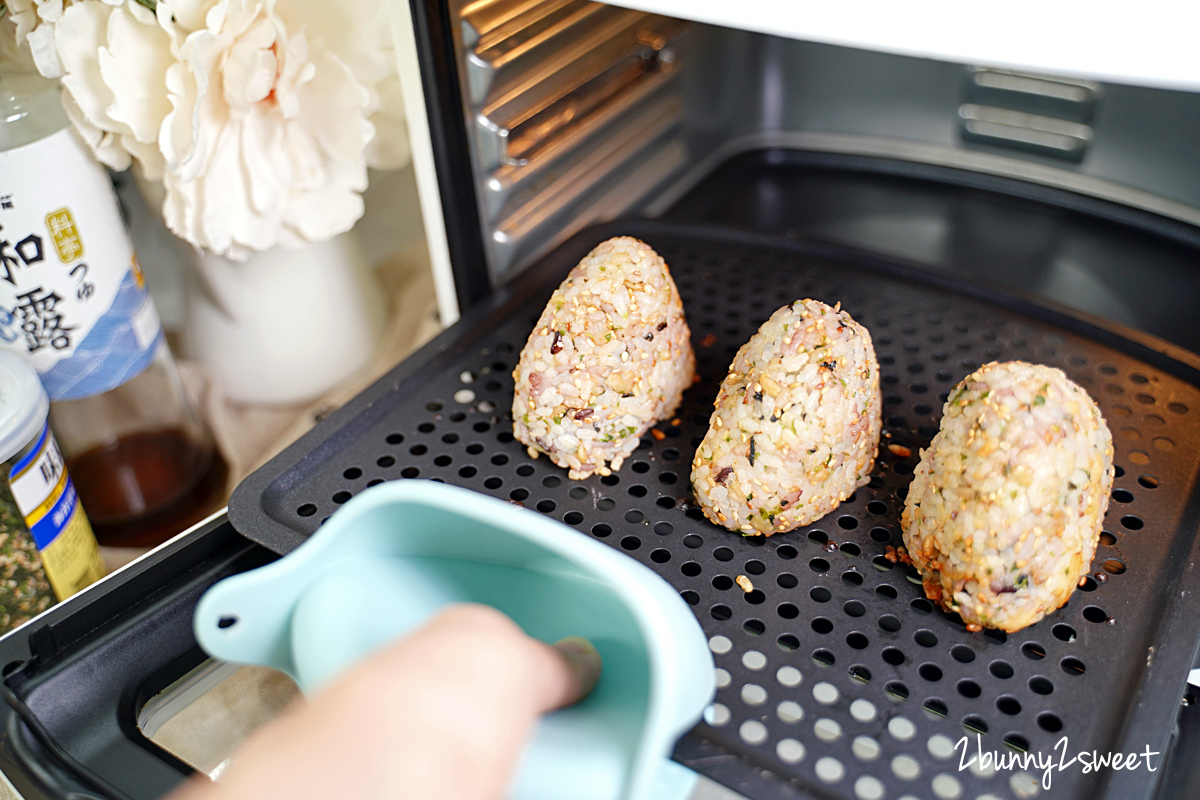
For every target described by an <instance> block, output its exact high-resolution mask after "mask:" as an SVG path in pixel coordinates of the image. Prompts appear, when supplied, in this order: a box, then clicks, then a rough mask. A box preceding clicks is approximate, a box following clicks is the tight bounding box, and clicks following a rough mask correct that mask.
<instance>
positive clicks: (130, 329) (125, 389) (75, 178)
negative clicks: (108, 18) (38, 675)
mask: <svg viewBox="0 0 1200 800" xmlns="http://www.w3.org/2000/svg"><path fill="white" fill-rule="evenodd" d="M0 111H2V112H3V113H2V115H0V119H2V120H3V125H2V126H0V348H5V349H9V350H11V351H13V352H17V353H20V354H21V355H22V356H24V357H25V358H26V359H27V360H28V361H29V362H30V363H31V364H32V365H33V366H34V367H35V368H36V370H37V372H38V374H39V375H40V376H41V379H42V383H43V384H44V385H45V387H46V391H47V392H48V393H49V396H50V401H51V409H50V424H51V426H52V427H53V428H54V430H55V431H56V432H57V434H58V437H59V442H60V444H61V446H62V452H63V455H64V456H65V457H66V466H67V467H68V469H69V470H70V472H71V474H72V475H73V476H74V480H75V483H76V486H77V487H78V490H79V496H80V498H81V500H82V502H83V506H84V508H86V509H87V512H88V515H89V517H90V518H91V521H92V525H93V527H94V529H95V532H96V536H97V538H98V539H99V540H100V543H101V544H104V545H113V546H130V547H144V546H151V545H155V544H158V543H160V542H162V541H165V540H166V539H168V538H170V537H171V536H173V535H174V534H176V533H179V532H181V531H182V530H183V529H185V528H186V527H188V526H189V525H191V524H193V523H195V522H198V521H199V520H200V519H202V518H203V517H204V516H206V515H207V514H208V513H210V512H211V511H213V510H215V509H216V507H219V505H220V501H221V500H222V499H223V494H224V483H225V477H226V472H227V467H226V465H225V463H224V461H223V460H222V459H221V457H220V455H219V454H218V453H217V452H216V448H215V447H214V445H213V440H212V437H211V436H210V435H209V433H208V431H207V430H206V429H205V428H204V426H203V425H202V424H201V423H200V421H199V420H198V419H197V418H196V416H195V414H194V413H193V411H192V409H191V408H190V407H189V405H188V402H187V399H186V397H185V395H184V393H183V388H182V386H181V384H180V381H179V375H178V372H177V370H176V367H175V362H174V359H173V358H172V356H171V352H170V350H169V349H168V347H167V344H166V341H165V338H164V336H163V331H162V326H161V324H160V323H159V319H158V314H157V313H156V311H155V308H154V303H153V301H152V299H151V298H150V295H149V293H148V292H147V290H146V286H145V280H144V278H143V276H142V271H141V268H140V267H139V265H138V262H137V256H136V254H135V253H134V250H133V246H132V243H131V242H130V240H129V235H128V232H127V230H126V228H125V223H124V219H123V217H122V215H121V212H120V209H119V207H118V205H117V199H116V194H115V192H114V191H113V187H112V182H111V181H110V179H109V177H108V173H107V171H106V170H105V169H104V168H103V167H102V166H100V164H98V163H97V162H96V161H95V160H94V159H93V158H92V156H91V154H90V153H89V152H88V151H87V149H86V147H85V146H84V145H83V143H82V142H81V141H80V140H79V138H78V136H77V135H76V133H75V131H74V130H73V128H72V127H71V126H70V124H69V122H68V120H67V117H66V113H65V112H64V110H63V108H62V104H61V101H60V100H59V96H58V87H57V85H56V84H54V83H53V82H50V81H47V80H45V79H44V78H42V77H41V76H39V75H36V74H0Z"/></svg>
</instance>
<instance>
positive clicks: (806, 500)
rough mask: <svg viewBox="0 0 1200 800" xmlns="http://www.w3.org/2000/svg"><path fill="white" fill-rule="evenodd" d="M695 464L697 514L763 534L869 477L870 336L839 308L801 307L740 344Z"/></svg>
mask: <svg viewBox="0 0 1200 800" xmlns="http://www.w3.org/2000/svg"><path fill="white" fill-rule="evenodd" d="M714 405H715V407H716V409H715V410H714V411H713V414H712V417H711V418H710V420H709V428H708V433H707V434H706V435H705V436H704V440H703V441H702V442H701V443H700V446H699V448H697V450H696V456H695V459H694V460H693V461H692V489H693V491H694V492H695V495H696V501H697V502H698V503H699V505H700V507H701V508H702V509H703V511H704V515H705V516H706V517H708V518H709V519H710V520H712V521H713V522H715V523H716V524H718V525H722V526H724V527H726V528H728V529H730V530H733V531H741V532H742V533H743V534H748V535H757V534H765V535H767V536H770V535H771V534H773V533H780V532H783V531H790V530H792V529H794V528H797V527H799V526H801V525H807V524H808V523H810V522H812V521H813V520H815V519H818V518H820V517H823V516H824V515H826V514H828V513H829V512H830V511H832V510H833V509H835V508H837V506H838V504H839V503H841V502H842V501H843V500H845V499H846V498H847V497H849V496H850V494H852V493H853V492H854V490H855V489H856V488H858V487H859V486H862V485H864V484H866V483H867V481H868V480H869V479H870V472H871V467H872V465H873V464H874V461H875V453H876V451H877V450H878V448H879V432H880V428H881V427H882V422H881V406H882V403H881V401H880V395H879V363H878V361H877V360H876V358H875V348H874V347H873V346H872V344H871V335H870V334H869V333H868V332H867V330H866V328H864V327H863V326H861V325H859V324H858V323H857V322H855V321H854V320H853V319H851V317H850V315H849V314H848V313H846V312H845V311H843V310H841V306H840V304H839V305H837V306H834V307H833V308H830V307H829V306H827V305H825V304H824V303H822V302H820V301H818V300H798V301H796V302H795V303H793V304H791V305H790V306H784V307H783V308H781V309H779V310H778V311H776V312H775V313H774V314H772V315H771V318H770V319H768V320H767V321H766V322H765V323H763V326H762V327H761V328H759V329H758V332H757V333H756V334H754V336H753V337H751V339H750V341H748V342H746V344H744V345H742V348H741V349H740V350H738V352H737V355H736V356H735V357H734V359H733V363H732V364H731V365H730V367H729V374H728V375H727V376H726V377H725V381H724V383H722V384H721V389H720V392H718V394H717V399H716V402H715V403H714Z"/></svg>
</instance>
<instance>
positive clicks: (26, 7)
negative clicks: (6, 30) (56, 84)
mask: <svg viewBox="0 0 1200 800" xmlns="http://www.w3.org/2000/svg"><path fill="white" fill-rule="evenodd" d="M101 1H102V2H104V3H108V4H109V5H120V4H121V3H122V2H124V0H101ZM71 4H72V0H6V5H7V6H8V13H9V14H11V15H12V18H13V22H15V23H16V26H17V43H18V44H28V45H29V49H30V52H31V53H32V54H33V63H34V64H35V65H36V66H37V69H38V72H40V73H42V75H43V76H45V77H47V78H61V77H62V76H63V65H62V62H61V61H60V59H59V55H58V50H57V48H56V46H55V41H54V30H55V27H56V26H57V25H58V23H59V22H60V21H61V20H62V17H63V14H64V13H66V9H67V8H69V7H70V6H71Z"/></svg>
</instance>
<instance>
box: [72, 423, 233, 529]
mask: <svg viewBox="0 0 1200 800" xmlns="http://www.w3.org/2000/svg"><path fill="white" fill-rule="evenodd" d="M67 471H68V472H69V473H70V474H71V479H72V480H73V481H74V482H75V487H76V489H77V490H78V492H79V499H80V501H81V502H82V503H83V508H84V511H86V512H87V515H88V519H89V520H90V521H91V523H92V529H93V530H94V531H95V532H96V538H97V539H98V540H99V541H100V544H102V545H106V546H109V547H152V546H154V545H157V544H161V543H162V542H164V541H166V540H167V539H169V538H171V537H172V536H174V535H176V534H178V533H180V532H182V531H184V530H185V529H186V528H188V527H189V526H191V525H194V524H195V523H197V522H199V521H200V520H202V519H204V518H205V517H206V516H208V515H209V514H211V513H212V512H214V511H216V510H217V509H219V508H220V507H221V505H222V504H223V500H224V491H225V481H226V478H227V477H228V473H229V468H228V466H227V465H226V464H225V461H224V459H222V458H221V456H220V454H219V453H217V452H216V451H215V450H214V449H212V448H206V447H202V446H200V445H197V444H196V443H195V442H194V441H193V440H192V439H191V438H189V437H188V436H187V435H186V434H185V433H184V432H183V431H182V430H179V429H178V428H171V429H166V430H153V431H141V432H139V433H134V434H131V435H128V436H123V437H121V438H119V439H117V440H116V441H115V442H109V443H106V444H103V445H100V446H99V447H94V448H92V449H91V450H88V451H87V452H85V453H82V454H80V455H78V456H76V457H74V458H71V459H69V460H68V461H67Z"/></svg>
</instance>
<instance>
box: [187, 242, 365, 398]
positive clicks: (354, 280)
mask: <svg viewBox="0 0 1200 800" xmlns="http://www.w3.org/2000/svg"><path fill="white" fill-rule="evenodd" d="M185 302H186V313H185V319H184V327H183V337H182V345H183V352H184V354H185V355H186V356H187V357H188V358H191V359H194V360H196V361H199V362H201V363H202V364H204V365H205V366H207V367H208V369H209V370H210V371H211V372H212V373H213V374H215V375H216V376H217V377H218V378H219V379H220V380H221V382H222V383H223V385H224V388H225V393H226V396H227V397H228V398H229V399H231V400H234V401H238V402H244V403H256V404H274V405H282V404H296V403H302V402H305V401H308V400H313V399H315V398H316V397H318V396H320V395H322V394H324V393H325V392H326V391H328V390H330V389H332V388H333V387H334V386H336V385H338V383H340V382H342V381H344V380H346V379H347V378H350V377H351V376H352V375H354V373H356V372H357V371H358V370H360V369H362V368H363V367H364V366H365V365H366V364H367V362H369V361H370V360H371V357H372V356H373V355H374V352H375V347H376V345H377V344H378V342H379V338H380V333H381V331H382V327H383V321H384V314H385V298H384V295H383V291H382V289H381V288H380V286H379V285H378V282H377V281H376V279H375V276H374V274H373V273H372V272H371V271H370V270H369V269H368V267H367V265H366V264H365V263H364V261H363V260H362V258H361V257H360V256H359V254H358V252H357V250H356V248H355V246H354V242H353V240H352V239H351V237H350V236H349V235H348V234H343V235H342V236H338V237H335V238H334V239H331V240H330V241H328V242H318V243H314V244H311V245H308V246H307V247H305V248H304V249H302V250H297V251H287V250H283V249H282V248H278V247H277V248H274V249H272V250H269V251H267V252H265V253H258V254H255V255H252V256H251V257H250V258H249V259H248V260H247V261H245V262H236V261H231V260H229V259H227V258H224V257H222V256H216V255H212V254H208V253H204V254H201V255H199V256H198V257H197V258H196V260H195V262H194V263H193V264H192V265H190V268H189V270H188V275H187V285H186V301H185Z"/></svg>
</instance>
